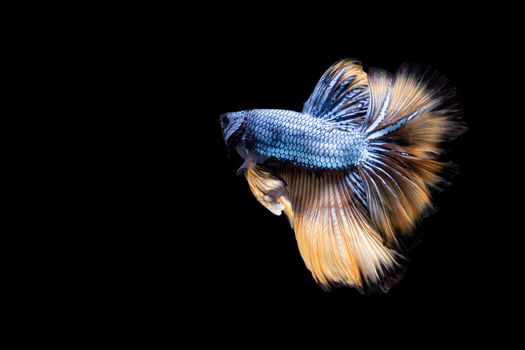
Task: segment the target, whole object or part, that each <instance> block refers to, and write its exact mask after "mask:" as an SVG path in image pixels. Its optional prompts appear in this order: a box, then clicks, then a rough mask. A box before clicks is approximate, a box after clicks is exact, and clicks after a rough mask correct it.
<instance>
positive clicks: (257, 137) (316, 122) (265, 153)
mask: <svg viewBox="0 0 525 350" xmlns="http://www.w3.org/2000/svg"><path fill="white" fill-rule="evenodd" d="M245 113H246V115H245V120H246V125H247V128H249V129H250V130H249V131H248V132H249V134H251V136H252V142H253V145H252V147H253V151H254V152H255V153H256V154H257V155H259V156H262V157H268V158H275V159H276V160H278V161H281V162H289V163H292V164H293V165H298V166H301V167H306V168H313V169H342V168H347V167H348V166H350V165H357V164H359V163H360V162H361V161H362V160H363V159H364V157H365V155H366V138H365V136H364V135H363V133H362V132H360V130H358V127H357V126H355V127H345V128H340V127H338V124H336V123H332V122H329V121H326V120H324V119H320V118H316V117H313V116H311V115H308V114H304V113H299V112H294V111H288V110H280V109H254V110H250V111H246V112H245Z"/></svg>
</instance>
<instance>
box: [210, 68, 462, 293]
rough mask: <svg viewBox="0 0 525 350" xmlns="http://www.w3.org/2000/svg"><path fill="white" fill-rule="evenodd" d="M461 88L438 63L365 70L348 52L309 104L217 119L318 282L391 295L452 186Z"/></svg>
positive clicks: (260, 195) (326, 75)
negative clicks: (438, 195) (449, 177)
mask: <svg viewBox="0 0 525 350" xmlns="http://www.w3.org/2000/svg"><path fill="white" fill-rule="evenodd" d="M453 97H454V94H453V89H452V88H451V87H449V83H448V81H447V80H446V79H445V78H443V77H442V76H441V75H440V74H439V73H436V72H434V71H432V70H431V69H428V68H423V67H420V66H416V65H411V64H403V65H402V66H401V67H400V68H399V70H398V71H397V72H396V73H395V74H391V73H389V72H387V71H384V70H381V69H369V70H368V72H365V70H364V69H363V67H362V66H361V64H360V63H359V62H357V61H355V60H351V59H344V60H341V61H339V62H337V63H335V64H334V65H333V66H331V67H330V68H329V69H328V70H327V71H326V72H325V73H324V75H323V76H322V77H321V79H320V81H319V82H318V83H317V85H316V86H315V88H314V91H313V93H312V94H311V96H310V98H309V99H308V100H307V102H306V103H305V104H304V108H303V110H302V112H295V111H289V110H280V109H251V110H244V111H240V112H232V113H226V114H223V115H222V116H221V117H220V123H221V127H222V132H223V137H224V141H225V142H226V144H227V145H228V147H229V148H233V149H235V150H236V151H237V152H238V153H239V155H240V156H241V157H242V158H243V160H244V163H243V165H242V166H241V168H240V169H239V171H240V172H242V173H244V175H245V177H246V180H247V182H248V185H249V187H250V190H251V191H252V193H253V195H254V196H255V198H256V199H257V200H258V201H259V202H260V203H261V204H262V205H263V206H264V207H266V208H267V209H268V210H269V211H271V212H272V213H273V214H275V215H281V214H282V213H283V212H284V213H285V214H286V216H287V217H288V219H289V222H290V225H291V226H292V228H293V230H294V231H295V237H296V240H297V244H298V247H299V251H300V254H301V256H302V258H303V260H304V262H305V265H306V267H307V268H308V270H310V272H311V273H312V276H313V278H314V279H315V281H316V282H317V283H318V284H319V285H320V286H321V287H324V288H330V287H333V286H341V285H344V286H350V287H354V288H357V289H358V290H360V291H361V292H369V291H380V292H387V291H388V290H389V288H390V287H391V286H392V285H393V284H394V283H396V282H397V281H398V280H399V279H400V273H401V271H402V270H403V265H404V263H405V262H406V257H405V252H404V249H403V248H402V247H404V246H405V244H403V242H404V241H405V240H406V239H407V238H408V237H410V235H411V233H412V232H413V229H414V225H415V224H416V223H417V222H418V219H420V218H421V216H422V215H423V213H425V212H426V211H427V209H429V208H431V207H432V203H431V196H432V193H433V192H434V190H435V189H437V188H438V187H439V186H440V185H442V184H444V183H446V182H445V180H444V171H445V170H447V169H449V168H450V164H448V163H444V162H441V161H439V156H440V154H441V153H442V152H443V144H444V143H445V142H447V141H451V140H453V139H454V138H456V137H457V136H458V135H459V134H460V133H461V132H463V131H464V130H465V127H464V125H463V123H461V121H460V120H459V116H458V114H459V109H458V108H457V104H456V103H455V102H454V100H453Z"/></svg>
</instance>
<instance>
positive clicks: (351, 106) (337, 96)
mask: <svg viewBox="0 0 525 350" xmlns="http://www.w3.org/2000/svg"><path fill="white" fill-rule="evenodd" d="M369 100H370V95H369V88H368V83H367V75H366V73H365V72H364V71H363V67H362V66H361V65H360V64H359V62H357V61H355V60H352V59H344V60H340V61H339V62H337V63H335V64H334V65H333V66H331V67H330V68H328V70H327V71H326V72H325V73H324V74H323V76H322V77H321V80H319V82H318V83H317V85H316V86H315V89H314V91H313V92H312V95H311V96H310V98H309V99H308V101H306V103H305V104H304V108H303V113H307V114H310V115H313V116H315V117H318V118H321V119H324V120H326V121H331V122H336V123H340V124H343V125H345V124H348V123H352V124H361V123H362V121H363V120H364V118H365V116H366V114H367V112H368V105H369Z"/></svg>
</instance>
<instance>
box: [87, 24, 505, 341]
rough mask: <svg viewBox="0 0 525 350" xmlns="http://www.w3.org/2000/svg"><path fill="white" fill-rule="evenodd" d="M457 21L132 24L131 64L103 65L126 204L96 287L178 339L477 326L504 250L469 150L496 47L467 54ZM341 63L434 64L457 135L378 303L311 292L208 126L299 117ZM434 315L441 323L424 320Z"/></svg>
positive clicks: (287, 236) (478, 136) (476, 144)
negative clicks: (229, 117) (368, 27)
mask: <svg viewBox="0 0 525 350" xmlns="http://www.w3.org/2000/svg"><path fill="white" fill-rule="evenodd" d="M462 20H463V19H462V18H461V17H460V16H454V14H449V15H448V17H447V21H448V23H447V25H446V26H439V27H436V28H433V29H432V28H427V27H425V28H424V29H422V32H418V31H417V30H415V29H414V28H413V27H410V26H407V28H404V27H402V26H401V27H393V28H387V29H386V30H387V31H386V32H385V33H386V37H378V36H376V35H373V34H372V33H369V34H368V35H364V34H363V33H362V32H359V31H355V30H356V28H355V27H353V26H352V25H348V26H341V27H337V28H336V27H327V26H324V27H323V26H322V25H320V24H319V26H318V27H316V26H315V25H312V23H310V25H309V26H308V28H309V29H307V28H306V27H305V28H302V27H300V26H299V27H293V28H292V29H291V30H290V29H289V30H284V29H282V30H281V28H277V29H276V28H275V26H274V25H273V24H272V21H271V20H268V19H267V20H264V21H259V22H256V23H252V22H251V21H250V19H246V18H244V19H242V20H237V21H225V22H221V21H219V22H218V23H214V25H212V26H211V27H209V28H207V29H206V30H204V32H202V31H195V32H191V30H190V29H188V31H190V32H191V33H193V35H192V36H189V35H186V34H185V28H176V29H175V30H174V29H173V27H172V25H171V24H170V23H162V22H161V23H155V24H154V25H152V28H149V29H148V31H147V34H144V32H142V31H141V30H138V31H137V32H136V33H135V34H136V35H135V37H136V38H137V43H138V44H137V45H135V42H133V45H131V46H132V49H131V50H130V51H129V52H127V54H126V55H128V54H130V55H132V56H133V58H132V59H130V58H128V57H123V58H122V60H117V61H116V62H113V64H114V67H115V69H116V70H118V71H119V72H120V73H119V74H122V76H120V75H119V76H118V77H116V78H117V79H120V77H122V79H123V80H124V84H129V86H128V89H129V90H134V89H137V91H138V92H137V91H132V93H130V95H129V96H127V97H125V98H124V99H123V103H124V104H125V106H126V109H127V110H129V113H130V117H127V116H124V117H123V119H122V125H121V126H120V127H121V128H120V130H119V131H118V132H119V135H120V136H123V137H124V139H125V140H126V141H125V142H124V144H123V145H121V149H120V150H119V151H118V152H117V154H116V156H118V157H116V158H118V160H115V162H117V163H118V164H121V162H122V164H125V165H123V167H124V168H125V169H126V170H125V171H124V172H123V173H124V174H121V175H119V176H117V177H116V178H114V179H113V180H114V184H115V186H116V187H117V188H119V191H118V195H121V196H122V197H121V198H119V201H124V202H126V205H125V208H129V210H128V209H127V210H124V211H125V213H124V214H122V216H119V220H120V222H121V223H123V227H126V229H122V228H121V226H120V225H119V224H118V223H117V224H115V228H116V230H117V231H118V232H119V234H117V236H118V238H113V236H112V238H108V239H107V240H106V243H105V244H107V246H108V248H107V254H109V256H111V258H109V259H110V260H111V263H110V264H109V265H108V266H105V267H104V269H105V271H104V274H103V283H102V287H100V289H97V293H99V295H101V297H102V298H103V299H104V300H105V301H108V302H109V303H110V304H112V305H114V307H115V308H114V309H111V310H114V311H115V313H116V314H117V313H118V314H119V317H122V316H123V317H124V318H126V317H129V318H130V319H132V320H138V319H140V320H143V319H148V320H152V321H151V322H152V323H154V324H156V325H158V327H160V329H164V327H168V328H169V327H172V326H173V327H174V323H173V322H175V321H174V320H175V319H177V320H182V321H183V322H184V324H185V326H187V327H189V328H191V329H203V330H209V329H215V328H217V327H222V326H224V327H227V328H229V329H230V332H229V333H227V334H230V333H231V334H232V336H233V337H235V334H236V332H240V330H241V329H243V331H242V332H246V330H249V332H250V333H249V334H251V332H255V334H257V336H259V337H260V334H261V332H262V334H265V332H269V329H274V328H279V329H281V330H283V332H285V333H289V334H292V333H293V332H294V331H292V329H295V328H294V327H296V326H297V325H303V324H307V325H310V326H313V327H342V328H354V327H356V328H357V329H362V330H365V331H366V330H368V331H373V329H374V328H378V329H379V330H380V331H381V332H386V331H389V330H396V329H399V330H402V329H404V328H405V327H420V328H421V329H432V330H436V329H438V330H440V329H443V332H446V333H450V332H457V333H458V334H463V335H464V334H465V332H466V330H465V329H464V325H465V324H468V323H470V324H471V323H472V322H475V323H476V324H478V323H479V324H484V322H485V319H486V314H487V313H488V312H492V311H498V310H499V309H500V308H501V307H502V306H501V305H502V304H501V303H502V301H503V300H504V299H505V297H504V296H502V295H501V288H500V286H501V285H502V283H501V282H500V280H501V279H502V277H500V276H501V271H502V270H503V268H502V267H501V265H502V261H503V260H504V257H503V256H504V255H505V254H504V252H503V251H502V243H501V242H500V240H495V239H494V232H500V231H501V228H498V226H496V225H494V224H493V221H494V218H495V217H497V215H495V210H497V209H495V208H494V207H493V206H490V205H488V203H491V201H492V195H493V193H492V192H493V191H492V190H490V189H489V188H488V186H487V184H489V183H491V181H494V176H495V175H494V173H493V172H491V171H488V169H487V166H486V159H487V157H489V158H490V157H492V153H491V152H493V151H494V149H492V148H487V147H486V146H485V145H486V140H487V137H488V135H490V134H491V133H493V132H494V130H493V126H492V125H491V123H489V120H490V118H491V117H492V116H493V113H495V112H496V110H497V108H496V107H494V106H492V105H491V104H490V103H489V102H490V99H491V97H490V96H491V95H490V93H488V92H487V90H486V89H485V88H484V85H483V84H484V83H485V81H486V75H484V74H480V72H486V71H487V65H490V66H491V67H492V64H493V63H492V62H491V60H490V59H489V58H484V57H485V56H484V55H485V53H486V50H487V48H489V49H490V50H491V51H496V50H497V47H496V46H495V44H494V43H492V42H490V41H488V40H485V41H484V42H483V44H478V43H479V40H478V39H479V38H480V37H481V36H482V34H481V33H478V34H477V36H474V37H473V36H472V33H470V32H468V31H466V30H460V29H459V26H460V25H461V22H462ZM148 23H150V22H148ZM254 27H256V29H257V30H253V29H254ZM312 27H313V28H312ZM173 32H176V34H174V35H173V36H172V35H171V34H169V33H173ZM167 33H168V34H167ZM128 48H129V47H128ZM126 55H125V56H126ZM346 57H349V58H356V59H358V60H360V61H362V62H363V63H364V65H365V66H367V67H381V68H384V69H387V70H390V71H395V70H396V69H397V68H398V67H399V65H400V64H401V63H403V62H406V61H409V62H419V63H423V64H427V65H429V66H431V67H433V68H435V69H437V70H438V71H440V72H442V73H443V74H444V75H446V76H447V77H448V78H449V79H450V80H451V82H452V83H453V84H454V85H455V86H456V87H457V91H458V100H459V102H460V104H461V106H462V109H463V111H464V115H463V120H464V121H465V122H466V124H467V126H468V128H469V130H468V132H467V133H466V134H464V135H462V136H461V137H460V138H459V139H458V140H457V141H456V142H455V143H453V144H452V145H451V147H450V152H448V153H447V154H446V155H445V157H444V158H445V160H453V161H454V162H455V163H456V164H458V166H459V169H460V171H459V173H458V174H457V175H456V176H455V177H454V178H453V179H452V186H450V187H448V188H446V189H445V191H444V192H443V193H441V194H440V195H438V196H437V198H436V201H435V202H436V204H437V207H438V208H439V211H438V212H437V213H436V214H434V215H433V216H431V217H429V218H426V219H425V220H424V221H423V222H422V224H421V225H420V226H419V228H418V232H420V233H421V234H422V236H423V240H422V242H421V244H420V245H418V246H417V247H415V248H414V249H413V250H412V251H411V252H410V253H409V257H410V260H411V262H410V264H409V267H408V269H407V272H406V274H405V277H404V278H403V279H402V280H401V281H400V282H399V283H398V284H397V285H395V286H394V287H393V288H392V289H391V290H390V292H389V293H387V294H384V295H373V296H363V295H360V294H359V293H358V292H357V291H355V290H352V289H349V288H341V289H336V290H333V291H330V292H325V291H323V290H321V289H320V288H319V287H318V286H317V285H316V283H315V282H314V280H313V279H312V277H311V275H310V273H309V272H308V270H307V269H306V268H305V266H304V264H303V261H302V259H301V257H300V255H299V252H298V249H297V245H296V242H295V238H294V234H293V231H292V230H291V228H290V227H289V225H288V223H287V220H286V218H284V217H276V216H274V215H272V214H271V213H270V212H268V211H267V210H266V209H265V208H263V207H262V206H261V205H260V204H259V203H257V201H256V200H255V199H254V198H253V196H252V195H251V193H250V191H249V189H248V186H247V184H246V182H245V180H244V178H243V177H239V176H236V170H237V168H238V167H239V165H240V163H241V160H240V159H239V157H238V156H236V155H232V156H231V157H230V158H229V157H228V155H227V151H226V147H225V145H224V142H223V140H222V135H221V130H220V127H219V120H218V118H219V115H220V114H222V113H225V112H229V111H237V110H242V109H249V108H282V109H291V110H301V108H302V104H303V103H304V102H305V101H306V99H307V98H308V96H309V94H310V93H311V91H312V89H313V87H314V86H315V84H316V82H317V80H318V79H319V78H320V76H321V75H322V73H323V72H324V70H325V69H327V68H328V67H329V66H330V65H331V64H332V63H334V62H335V61H337V60H339V59H341V58H346ZM122 67H124V68H122ZM137 67H138V68H137ZM135 68H137V69H135ZM480 101H483V102H484V103H480ZM119 142H121V141H119ZM120 191H121V192H120ZM120 210H122V209H120V208H119V212H120ZM117 227H118V229H117ZM508 293H511V292H510V291H509V292H507V291H506V290H505V291H504V292H503V294H504V295H507V294H508ZM438 319H444V320H446V321H444V322H443V323H442V324H441V326H429V324H430V322H436V320H438ZM159 320H167V321H166V322H164V321H162V322H161V321H159ZM493 320H494V319H493ZM261 322H263V326H262V327H260V326H255V325H256V324H259V323H261ZM438 323H439V322H438ZM277 325H279V326H277ZM287 325H293V326H290V328H289V327H287ZM435 327H438V328H435ZM440 327H442V328H440ZM300 329H301V328H300ZM306 329H307V328H303V330H302V331H301V332H302V333H301V334H302V335H303V336H304V333H305V332H307V330H306ZM243 334H245V333H243ZM323 334H324V333H321V336H323ZM292 335H293V334H292ZM263 338H264V336H263ZM254 339H258V338H254ZM196 341H198V339H196Z"/></svg>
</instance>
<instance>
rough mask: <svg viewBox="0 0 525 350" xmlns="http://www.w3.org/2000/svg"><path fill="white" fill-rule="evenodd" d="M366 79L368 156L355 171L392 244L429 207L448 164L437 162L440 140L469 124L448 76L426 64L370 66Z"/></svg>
mask: <svg viewBox="0 0 525 350" xmlns="http://www.w3.org/2000/svg"><path fill="white" fill-rule="evenodd" d="M368 82H369V86H370V92H371V108H370V113H369V114H368V115H367V117H366V120H365V123H364V124H363V126H362V128H363V132H365V133H366V135H367V138H368V144H369V148H368V157H367V159H366V160H365V161H364V162H363V164H361V166H359V167H357V175H358V181H359V182H360V183H361V184H362V186H363V189H364V192H365V196H366V203H367V206H368V208H369V211H370V215H371V218H372V221H373V222H374V224H375V225H376V226H377V228H378V229H379V231H380V232H381V233H382V234H383V236H384V238H385V239H386V240H387V243H392V242H396V240H397V237H398V236H399V235H402V234H403V233H406V232H410V231H411V229H412V227H413V226H414V224H415V222H416V221H417V220H418V218H419V217H420V216H421V214H422V212H423V211H424V210H425V209H427V208H428V207H430V206H431V190H432V188H434V187H436V186H438V185H439V184H442V183H443V182H444V179H443V178H442V176H441V175H442V173H443V170H445V169H446V168H447V167H448V165H447V164H445V163H442V162H440V161H438V160H437V157H438V156H439V155H440V154H441V153H442V148H441V147H442V144H443V142H444V141H449V140H452V139H454V138H455V137H456V136H458V135H459V134H460V133H461V132H463V131H464V130H465V127H464V126H463V125H462V124H461V123H460V122H459V121H458V119H457V114H458V110H457V107H456V106H455V105H454V102H453V100H452V99H451V97H453V90H452V89H450V88H447V85H448V83H447V80H446V79H444V78H443V77H442V76H441V75H440V74H438V73H436V72H434V71H432V70H430V69H428V68H424V67H419V66H414V65H403V66H402V67H401V68H400V69H399V71H398V72H397V73H396V74H395V75H392V74H390V73H387V72H385V71H382V70H372V71H370V72H369V75H368Z"/></svg>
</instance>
